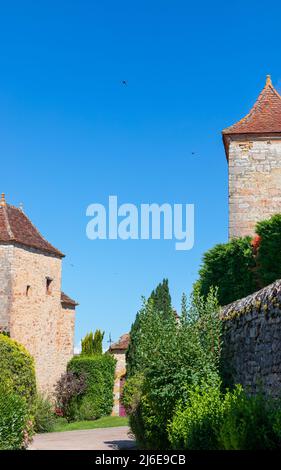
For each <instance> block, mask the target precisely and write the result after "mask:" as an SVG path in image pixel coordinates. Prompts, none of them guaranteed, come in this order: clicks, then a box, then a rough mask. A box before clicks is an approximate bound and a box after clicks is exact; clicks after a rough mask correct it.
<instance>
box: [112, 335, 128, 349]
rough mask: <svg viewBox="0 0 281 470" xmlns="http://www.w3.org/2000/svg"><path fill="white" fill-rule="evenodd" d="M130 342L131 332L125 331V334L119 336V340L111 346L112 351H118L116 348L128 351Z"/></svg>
mask: <svg viewBox="0 0 281 470" xmlns="http://www.w3.org/2000/svg"><path fill="white" fill-rule="evenodd" d="M129 342H130V335H129V333H125V334H124V335H122V336H121V338H119V340H118V341H117V342H116V343H114V344H112V345H111V346H110V351H116V350H122V351H126V350H127V349H128V346H129Z"/></svg>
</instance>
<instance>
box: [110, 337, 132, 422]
mask: <svg viewBox="0 0 281 470" xmlns="http://www.w3.org/2000/svg"><path fill="white" fill-rule="evenodd" d="M129 342H130V335H129V334H128V333H125V334H124V335H122V336H121V338H120V339H119V340H118V341H117V343H114V344H112V345H111V346H110V349H109V351H110V352H111V353H112V354H113V356H114V357H115V359H116V361H117V362H116V369H115V380H114V389H113V395H114V404H113V410H112V416H125V414H126V413H125V409H124V407H123V405H122V403H121V401H120V397H121V394H122V388H123V385H124V383H125V380H126V351H127V349H128V346H129Z"/></svg>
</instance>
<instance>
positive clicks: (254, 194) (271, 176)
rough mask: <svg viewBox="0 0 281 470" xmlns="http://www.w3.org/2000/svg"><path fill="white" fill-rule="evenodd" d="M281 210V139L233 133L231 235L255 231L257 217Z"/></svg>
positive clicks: (231, 147) (230, 151)
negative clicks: (235, 134)
mask: <svg viewBox="0 0 281 470" xmlns="http://www.w3.org/2000/svg"><path fill="white" fill-rule="evenodd" d="M279 212H281V140H280V138H279V140H278V139H273V138H272V137H271V138H270V137H269V138H266V137H264V138H262V139H261V138H255V140H253V138H251V137H245V138H243V139H242V138H241V136H238V137H235V136H231V141H230V145H229V237H230V238H231V237H240V236H245V235H252V234H253V233H254V228H255V224H256V222H257V221H260V220H263V219H266V218H269V217H270V216H271V215H273V214H276V213H279Z"/></svg>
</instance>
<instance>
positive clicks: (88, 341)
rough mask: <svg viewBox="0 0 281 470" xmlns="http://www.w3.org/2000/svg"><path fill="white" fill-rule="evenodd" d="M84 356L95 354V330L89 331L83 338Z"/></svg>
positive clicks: (82, 352)
mask: <svg viewBox="0 0 281 470" xmlns="http://www.w3.org/2000/svg"><path fill="white" fill-rule="evenodd" d="M81 346H82V351H81V354H82V355H83V356H92V355H93V332H92V331H91V332H90V333H87V334H86V336H85V337H84V338H83V339H82V340H81Z"/></svg>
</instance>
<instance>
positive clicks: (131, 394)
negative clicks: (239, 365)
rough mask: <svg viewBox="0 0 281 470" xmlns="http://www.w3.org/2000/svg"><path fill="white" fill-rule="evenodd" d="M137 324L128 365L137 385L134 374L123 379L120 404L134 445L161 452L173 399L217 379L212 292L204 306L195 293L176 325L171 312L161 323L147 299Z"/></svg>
mask: <svg viewBox="0 0 281 470" xmlns="http://www.w3.org/2000/svg"><path fill="white" fill-rule="evenodd" d="M138 321H139V326H140V330H139V331H140V334H139V341H138V343H137V344H136V348H135V351H134V361H135V363H137V364H138V370H141V371H142V376H143V381H142V382H141V381H139V379H138V378H137V377H136V375H135V376H132V377H131V378H130V379H129V380H128V382H127V384H126V385H125V392H124V393H125V396H124V403H126V407H127V411H128V412H129V415H130V423H131V427H132V429H133V432H134V434H135V436H136V439H137V441H138V443H141V445H142V446H143V447H146V448H152V449H165V448H167V447H168V446H169V440H168V433H167V424H168V422H169V421H170V420H171V419H172V417H173V413H174V410H175V406H176V404H177V402H178V400H180V399H183V400H184V399H186V397H187V388H188V387H189V386H191V385H193V384H196V383H201V382H202V381H204V380H209V381H210V383H213V382H216V381H217V378H218V365H219V357H220V336H221V321H220V319H219V316H218V303H217V300H216V295H215V292H214V291H213V290H211V292H210V293H209V295H208V297H207V300H205V301H204V300H203V299H202V298H201V297H200V296H198V294H197V293H196V292H195V293H194V295H193V297H192V301H191V306H190V308H189V309H188V312H185V314H184V315H182V317H181V318H180V321H179V322H177V321H176V319H175V316H174V315H173V313H172V312H171V314H170V316H169V317H166V318H163V315H162V313H161V312H159V311H157V310H156V311H155V309H154V304H153V300H149V301H148V302H147V303H146V304H145V305H144V307H143V309H142V310H141V311H140V312H139V315H138ZM133 379H134V380H133Z"/></svg>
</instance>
